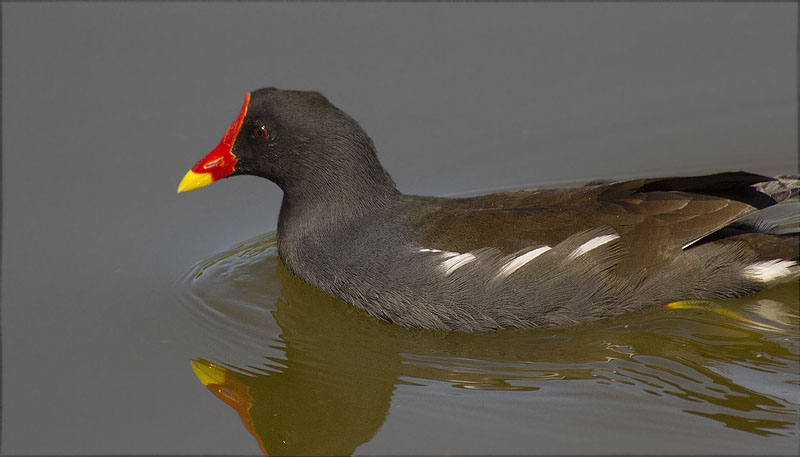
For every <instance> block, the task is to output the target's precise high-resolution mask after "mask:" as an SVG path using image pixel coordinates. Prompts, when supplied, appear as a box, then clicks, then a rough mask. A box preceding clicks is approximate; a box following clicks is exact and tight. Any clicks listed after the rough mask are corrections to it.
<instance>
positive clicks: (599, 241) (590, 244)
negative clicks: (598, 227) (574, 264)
mask: <svg viewBox="0 0 800 457" xmlns="http://www.w3.org/2000/svg"><path fill="white" fill-rule="evenodd" d="M617 238H619V235H617V234H616V233H615V234H613V235H603V236H596V237H594V238H592V239H591V240H589V241H587V242H585V243H583V244H582V245H580V246H578V247H577V248H575V250H574V251H572V253H571V254H570V255H568V256H567V259H568V260H572V259H575V258H577V257H580V256H582V255H584V254H586V253H587V252H589V251H591V250H592V249H595V248H599V247H600V246H602V245H604V244H606V243H608V242H610V241H614V240H616V239H617Z"/></svg>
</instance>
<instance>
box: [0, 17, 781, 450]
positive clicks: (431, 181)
mask: <svg viewBox="0 0 800 457" xmlns="http://www.w3.org/2000/svg"><path fill="white" fill-rule="evenodd" d="M2 14H3V17H2V27H3V29H2V39H3V40H2V46H3V48H2V51H3V56H2V64H3V67H2V69H3V75H2V76H3V86H2V110H3V111H2V115H3V117H2V121H3V125H2V128H3V130H2V133H3V138H2V142H3V143H2V151H3V158H2V159H3V170H2V172H3V175H2V178H3V181H2V186H3V194H2V198H3V208H2V209H3V227H2V243H3V250H2V344H3V354H2V355H3V359H2V361H3V367H2V368H3V371H2V395H3V397H2V407H3V411H2V437H1V438H2V447H1V448H0V451H2V452H3V453H8V454H20V453H21V454H25V453H34V454H48V453H78V454H85V453H248V454H252V453H256V452H258V449H257V447H256V446H255V445H254V442H253V439H252V437H251V436H250V435H249V434H248V433H247V431H246V430H245V429H244V428H243V427H242V425H241V423H240V422H239V420H238V419H237V418H236V417H235V416H234V415H233V414H232V412H231V411H229V410H228V409H227V406H225V405H223V404H221V403H220V402H219V401H218V400H216V399H215V398H212V397H211V396H210V395H209V394H208V392H207V391H206V390H205V388H204V387H203V386H202V385H200V384H199V383H198V382H197V379H196V378H195V376H194V374H193V373H192V372H191V370H190V369H189V368H188V365H187V360H188V359H189V358H191V357H198V356H203V354H204V352H205V351H206V350H210V348H204V347H202V346H198V344H202V343H198V341H202V340H200V339H198V338H196V337H195V336H194V333H196V331H197V330H196V329H195V328H194V327H193V323H192V322H191V321H190V320H188V319H186V315H185V312H184V311H183V310H182V309H181V308H180V307H179V306H177V305H176V302H175V300H174V296H175V291H174V288H175V284H176V278H177V277H179V276H181V275H182V274H183V273H184V272H185V271H186V270H187V269H188V268H189V267H190V266H191V265H193V264H194V263H196V262H197V261H199V260H200V259H203V258H206V257H208V256H209V255H210V254H212V253H215V252H219V251H221V250H223V249H226V248H228V247H230V246H231V245H233V244H235V243H237V242H240V241H242V240H245V239H248V238H250V237H252V236H255V235H258V234H261V233H264V232H266V231H269V230H272V229H274V227H275V225H276V220H277V214H278V208H279V204H280V197H281V194H280V191H279V190H278V189H277V187H275V186H274V185H272V184H271V183H269V182H266V181H263V180H260V179H258V178H253V177H237V178H235V179H229V180H224V181H222V182H220V183H216V184H214V186H212V187H210V188H208V189H202V190H200V191H196V192H192V193H190V194H186V195H176V194H175V188H176V186H177V183H178V181H179V180H180V178H181V177H182V176H183V174H184V173H185V171H186V170H187V169H188V168H189V167H191V166H192V165H193V164H194V163H195V162H196V161H197V160H198V159H199V158H201V157H202V156H203V155H204V154H205V153H206V152H208V151H209V150H210V149H211V148H212V147H213V146H214V145H216V143H217V142H218V141H219V138H220V137H221V135H222V134H223V132H224V130H225V128H226V127H227V125H228V124H229V123H230V122H231V120H232V119H233V117H234V116H235V114H236V111H237V109H238V108H239V106H240V104H241V100H242V98H243V96H244V94H245V92H247V91H250V90H253V89H256V88H260V87H264V86H276V87H279V88H293V89H314V90H319V91H321V92H323V93H324V94H325V95H326V96H327V97H328V98H329V99H330V100H331V101H332V102H333V103H334V104H336V105H337V106H339V107H340V108H342V109H344V110H345V111H347V112H348V113H350V114H351V115H352V116H353V117H355V118H356V119H357V120H358V121H359V122H360V123H361V124H362V126H363V127H364V128H365V129H366V130H367V131H368V132H369V134H370V135H371V136H372V138H373V139H374V141H375V143H376V145H377V147H378V150H379V153H380V158H381V161H382V163H383V164H384V166H385V167H386V168H387V169H388V170H389V171H390V173H391V174H392V176H393V177H394V179H395V180H396V182H397V183H398V185H399V187H400V189H401V190H403V191H405V192H409V193H417V194H434V195H444V194H452V193H459V192H466V191H474V190H478V189H490V188H498V187H503V188H506V187H513V186H526V185H552V184H557V183H559V182H579V181H588V180H592V179H597V178H609V177H630V176H658V175H666V174H695V173H707V172H714V171H724V170H738V169H746V170H750V171H754V172H762V173H785V172H790V171H792V170H796V169H797V91H796V85H797V82H796V81H797V63H796V51H797V25H796V24H797V5H796V4H794V3H772V4H764V3H752V4H749V3H733V4H722V3H709V4H695V3H636V4H625V3H593V4H576V3H559V4H552V3H522V4H500V5H490V4H387V3H369V4H330V5H329V4H325V5H323V4H283V3H235V4H224V5H220V4H213V3H169V4H155V3H134V2H131V3H128V2H125V3H111V4H99V3H66V4H51V3H3V5H2ZM491 398H492V397H491V396H487V397H486V399H487V400H486V401H492V400H491ZM412 400H415V401H410V402H409V403H407V404H403V403H402V402H403V397H402V396H399V397H398V398H396V399H395V400H394V401H393V404H392V407H393V408H401V409H402V408H403V407H408V408H417V407H421V405H419V404H418V403H419V398H416V399H412ZM392 417H400V418H402V417H403V416H402V414H400V415H395V416H392V415H391V413H390V417H389V420H388V421H387V424H386V426H385V429H383V433H381V432H379V434H378V435H376V437H375V439H374V440H373V442H372V443H371V446H370V447H369V449H373V450H376V451H375V452H377V451H379V450H381V449H383V450H391V449H393V448H395V447H394V444H393V443H395V444H399V443H401V442H402V440H403V433H404V431H408V430H409V429H411V428H412V427H413V424H410V423H404V422H403V421H402V419H398V420H393V419H392ZM631 440H632V441H633V443H634V444H635V440H636V437H635V436H633V437H631ZM676 443H678V442H677V441H676ZM673 444H675V443H673ZM603 446H606V447H597V448H596V451H597V452H613V451H615V450H619V449H622V450H624V449H625V448H624V446H625V443H615V442H605V443H603ZM675 446H678V448H677V450H676V449H673V450H672V451H673V452H678V451H679V450H680V449H679V444H675ZM533 447H534V449H532V450H531V451H530V452H535V451H536V448H535V445H534V446H533ZM431 449H436V448H435V447H433V448H431ZM564 451H565V452H581V451H582V452H589V450H587V449H583V450H581V449H577V450H576V449H565V450H564Z"/></svg>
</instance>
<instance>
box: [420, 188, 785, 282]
mask: <svg viewBox="0 0 800 457" xmlns="http://www.w3.org/2000/svg"><path fill="white" fill-rule="evenodd" d="M770 179H771V178H766V177H763V176H758V175H751V174H747V173H722V174H718V175H710V176H705V177H696V178H666V179H640V180H635V181H626V182H621V183H614V184H609V185H601V186H591V187H580V188H574V189H544V190H526V191H516V192H507V193H503V194H495V195H487V196H480V197H471V198H462V199H436V200H434V201H432V202H430V204H429V205H428V206H427V207H426V208H424V209H423V210H422V211H421V212H420V213H419V215H418V220H417V226H418V227H419V228H420V229H421V231H422V233H423V239H422V244H423V246H424V247H428V248H435V249H442V250H447V251H455V252H467V251H472V250H475V249H479V248H483V247H494V248H497V249H499V250H500V251H501V252H502V253H503V254H510V253H513V252H516V251H518V250H520V249H523V248H526V247H530V246H533V245H541V244H547V245H550V246H554V245H556V244H558V243H560V242H562V241H563V240H565V239H566V238H568V237H569V236H570V235H572V234H574V233H576V232H580V231H583V230H588V229H592V228H596V227H601V226H609V227H612V228H613V229H614V230H616V231H617V233H619V234H620V235H621V236H622V244H623V247H624V248H625V250H626V251H627V252H628V255H627V256H626V258H625V260H624V261H623V262H622V263H621V264H620V265H619V269H620V270H626V271H632V270H635V269H643V268H653V267H656V266H658V265H660V264H662V263H664V262H665V261H668V260H671V259H672V258H674V257H675V256H676V255H678V253H679V252H680V251H681V249H682V248H683V246H684V245H686V244H689V243H691V242H693V241H694V240H696V239H698V238H701V237H703V236H705V235H708V234H709V233H713V232H714V231H716V230H719V229H720V228H722V227H724V226H725V225H727V224H729V223H730V222H731V221H733V220H736V219H737V218H739V217H742V216H744V215H745V214H748V213H750V212H752V211H755V210H756V209H757V208H760V207H764V206H768V204H767V203H768V201H772V203H773V204H774V203H775V200H772V199H771V197H770V196H768V195H765V194H763V193H760V192H758V191H756V190H755V189H753V188H751V187H749V186H751V185H753V183H760V182H765V181H769V180H770ZM703 183H705V185H704V184H703ZM683 189H686V190H683Z"/></svg>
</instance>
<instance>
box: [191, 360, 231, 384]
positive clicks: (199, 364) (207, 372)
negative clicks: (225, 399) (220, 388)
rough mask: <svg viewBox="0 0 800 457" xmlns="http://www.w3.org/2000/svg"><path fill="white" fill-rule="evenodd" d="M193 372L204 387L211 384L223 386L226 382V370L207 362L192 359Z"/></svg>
mask: <svg viewBox="0 0 800 457" xmlns="http://www.w3.org/2000/svg"><path fill="white" fill-rule="evenodd" d="M190 362H191V364H192V371H194V374H195V376H197V379H199V380H200V382H202V383H203V385H204V386H208V385H210V384H217V385H222V384H223V383H224V382H225V369H224V368H222V367H219V366H217V365H215V364H213V363H211V362H209V361H207V360H203V359H192V360H191V361H190Z"/></svg>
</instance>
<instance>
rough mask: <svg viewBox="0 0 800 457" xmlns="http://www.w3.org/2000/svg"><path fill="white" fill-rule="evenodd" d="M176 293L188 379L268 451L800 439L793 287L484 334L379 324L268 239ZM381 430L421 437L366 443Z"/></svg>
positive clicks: (199, 273)
mask: <svg viewBox="0 0 800 457" xmlns="http://www.w3.org/2000/svg"><path fill="white" fill-rule="evenodd" d="M183 282H184V285H185V286H186V288H187V292H189V291H190V294H189V295H188V296H187V297H186V298H187V300H186V303H185V304H186V305H187V306H188V307H189V308H190V310H191V311H192V313H193V315H194V316H195V317H196V318H197V323H198V324H199V325H201V326H203V327H204V331H205V332H207V335H208V338H210V339H212V340H214V341H216V342H217V343H218V345H217V350H218V351H219V352H217V356H216V357H212V356H210V355H203V354H199V356H201V358H198V359H195V360H193V362H192V365H193V368H194V369H195V372H196V374H197V375H198V377H199V378H200V379H201V380H202V381H204V384H206V385H207V387H208V388H209V389H210V390H211V391H212V392H213V393H215V394H216V395H217V397H219V399H220V400H222V401H224V402H226V403H228V404H229V405H230V406H232V407H234V409H235V410H236V411H237V412H238V413H239V416H240V418H241V419H242V421H243V425H244V426H245V427H246V428H247V429H248V431H249V432H250V433H251V434H252V435H253V437H254V439H255V440H256V441H257V442H258V444H259V445H260V446H261V448H262V450H264V451H265V452H268V453H269V454H350V453H353V452H367V453H371V452H389V451H392V450H397V451H398V452H400V453H411V454H413V453H429V452H453V453H470V452H477V453H488V452H517V453H524V452H530V450H531V449H536V450H537V452H540V451H541V452H548V451H553V452H554V451H555V450H557V449H569V450H571V451H572V452H583V453H589V452H592V447H591V446H593V444H590V443H594V442H596V441H597V440H598V439H600V440H608V441H613V440H617V441H618V443H619V444H618V446H617V448H618V449H628V450H630V451H631V452H637V453H638V452H656V453H670V452H689V453H691V452H710V451H712V450H715V451H719V452H734V451H735V450H736V449H737V448H738V449H741V447H742V446H753V445H754V444H758V443H761V444H760V445H761V446H766V447H768V449H770V450H771V451H772V452H790V451H791V450H792V449H794V448H795V447H796V445H797V441H798V413H800V383H799V382H798V381H799V380H800V378H798V355H799V354H800V352H799V349H800V334H798V322H800V321H799V318H798V313H797V308H798V298H797V297H798V285H797V283H796V282H795V283H791V284H788V285H784V286H781V287H777V288H773V289H771V290H768V291H764V292H761V293H758V294H754V295H751V296H748V297H745V298H742V299H736V300H722V301H709V302H703V303H698V304H695V305H692V306H689V307H685V308H683V309H663V308H656V309H651V310H647V311H644V312H639V313H636V314H632V315H628V316H623V317H619V318H614V319H608V320H602V321H598V322H595V323H592V324H589V325H580V326H573V327H563V328H550V329H531V330H524V331H500V332H495V333H490V334H462V333H455V332H441V331H430V330H420V329H411V328H404V327H400V326H396V325H393V324H389V323H386V322H383V321H378V320H376V319H373V318H371V317H369V316H368V315H366V314H365V313H363V312H361V311H359V310H357V309H355V308H352V307H350V306H348V305H346V304H344V303H342V302H340V301H338V300H336V299H333V298H332V297H329V296H327V295H325V294H323V293H321V292H320V291H318V290H316V289H314V288H313V287H311V286H308V285H306V284H304V283H303V282H301V281H300V280H298V279H297V278H296V277H294V276H292V275H291V274H290V273H289V272H288V271H287V270H286V269H285V268H284V266H283V265H282V264H281V262H280V259H279V258H278V256H277V247H276V242H275V238H274V234H272V233H271V234H266V235H264V236H261V237H258V238H255V239H252V240H250V241H247V242H244V243H241V244H239V245H237V246H236V247H234V248H233V249H231V250H229V251H226V252H224V253H221V254H219V255H217V256H214V257H212V258H210V259H208V260H207V261H204V262H202V263H200V264H198V265H197V266H196V267H195V268H193V269H192V270H191V271H190V272H188V273H187V276H186V277H185V278H184V279H183ZM234 344H235V347H234V346H233V345H234ZM225 346H227V349H222V348H224V347H225ZM226 351H227V352H228V358H226V356H225V355H224V353H225V352H226ZM398 422H399V424H398ZM390 427H400V428H403V429H406V430H409V429H410V430H412V431H415V432H418V433H416V434H415V436H417V437H418V438H416V439H415V440H413V441H412V440H409V441H408V442H405V443H402V444H398V443H397V442H396V441H395V442H393V444H392V445H391V447H385V446H386V444H383V443H381V441H382V440H378V442H379V444H376V445H374V446H373V445H372V444H371V440H373V438H374V437H375V436H376V435H380V434H381V432H382V430H385V429H387V428H390ZM426 427H427V428H429V433H428V434H426V433H424V430H425V428H426ZM434 429H435V430H436V432H435V433H432V432H433V430H434ZM420 433H421V434H420ZM420 436H421V438H419V437H420ZM456 437H457V440H456ZM648 443H655V444H656V445H657V446H658V447H657V448H651V447H649V446H650V444H648Z"/></svg>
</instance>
